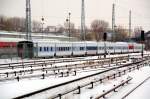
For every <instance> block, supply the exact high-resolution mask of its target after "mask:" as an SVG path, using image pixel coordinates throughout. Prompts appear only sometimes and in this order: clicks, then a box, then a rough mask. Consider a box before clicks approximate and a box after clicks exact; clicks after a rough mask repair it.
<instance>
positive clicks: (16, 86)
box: [0, 53, 150, 99]
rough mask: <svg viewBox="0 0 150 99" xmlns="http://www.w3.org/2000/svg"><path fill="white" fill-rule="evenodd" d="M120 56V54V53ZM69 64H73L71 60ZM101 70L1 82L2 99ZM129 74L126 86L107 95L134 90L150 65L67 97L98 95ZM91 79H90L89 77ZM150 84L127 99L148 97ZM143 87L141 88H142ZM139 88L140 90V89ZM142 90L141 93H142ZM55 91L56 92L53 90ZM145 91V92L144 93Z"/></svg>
mask: <svg viewBox="0 0 150 99" xmlns="http://www.w3.org/2000/svg"><path fill="white" fill-rule="evenodd" d="M139 54H140V53H137V54H135V53H134V54H131V56H132V55H139ZM114 56H117V55H110V56H109V55H108V56H107V57H114ZM118 56H119V55H118ZM87 59H94V57H87ZM18 61H22V60H19V59H18V60H15V59H14V60H9V59H7V60H6V59H3V60H2V59H1V60H0V63H9V62H18ZM23 61H28V60H23ZM68 64H72V63H71V62H70V63H68ZM55 65H56V64H55ZM57 65H62V64H59V63H58V64H57ZM100 71H101V70H97V71H90V72H81V73H79V74H78V73H77V75H76V76H69V77H48V78H46V79H39V78H32V79H24V80H20V81H19V82H17V81H15V80H14V81H8V82H0V99H11V98H14V97H17V96H20V95H23V94H26V93H29V92H33V91H35V90H39V89H42V88H46V87H48V86H52V85H56V84H59V83H62V82H66V81H70V80H73V79H76V78H79V77H84V76H86V75H90V74H93V73H96V72H100ZM128 76H131V77H132V78H133V79H132V81H130V83H129V84H128V85H126V86H124V87H121V88H119V89H118V90H117V91H118V92H115V93H114V92H112V93H111V94H109V95H107V98H108V99H121V98H122V97H123V96H124V95H125V94H127V93H128V92H129V91H130V90H132V89H133V88H134V87H136V86H137V85H138V84H140V83H141V82H142V81H144V80H145V79H146V78H147V77H149V76H150V67H149V66H147V67H143V68H141V69H140V70H135V71H133V72H131V73H127V74H126V75H124V76H122V77H120V78H116V79H114V80H109V81H107V82H104V83H103V84H97V85H94V88H93V89H88V88H84V89H81V94H78V95H77V94H72V93H71V94H68V95H66V96H65V98H66V99H90V97H96V96H98V95H100V94H102V91H103V90H109V89H110V88H112V87H113V85H114V84H116V85H117V84H118V83H120V82H121V81H122V80H126V79H127V77H128ZM89 80H90V79H89ZM149 84H150V80H148V81H147V82H146V83H144V84H143V85H142V86H141V87H139V88H138V89H137V90H136V91H137V92H136V91H134V92H133V93H131V94H130V95H129V96H128V97H127V98H126V99H148V98H147V97H148V96H150V95H149V94H148V92H149V88H150V87H148V86H149ZM67 88H68V87H67V86H66V87H64V88H62V89H57V91H58V92H59V90H64V89H65V90H66V89H67ZM140 88H141V89H140ZM138 90H139V91H138ZM140 91H141V93H140ZM52 93H55V92H51V94H52ZM137 93H140V98H139V97H138V94H137ZM142 93H143V94H142ZM48 95H49V93H48V92H47V93H44V94H41V95H35V96H34V97H32V98H34V99H43V98H48V97H49V96H48ZM32 98H31V99H32Z"/></svg>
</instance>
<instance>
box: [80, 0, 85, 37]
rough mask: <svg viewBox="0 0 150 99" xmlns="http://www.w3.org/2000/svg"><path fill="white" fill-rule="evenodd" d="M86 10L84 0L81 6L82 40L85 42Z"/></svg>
mask: <svg viewBox="0 0 150 99" xmlns="http://www.w3.org/2000/svg"><path fill="white" fill-rule="evenodd" d="M85 36H86V33H85V9H84V0H82V4H81V40H85V39H86V38H85Z"/></svg>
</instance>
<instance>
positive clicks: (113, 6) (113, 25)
mask: <svg viewBox="0 0 150 99" xmlns="http://www.w3.org/2000/svg"><path fill="white" fill-rule="evenodd" d="M112 31H113V35H112V40H113V41H116V33H115V4H114V3H113V5H112Z"/></svg>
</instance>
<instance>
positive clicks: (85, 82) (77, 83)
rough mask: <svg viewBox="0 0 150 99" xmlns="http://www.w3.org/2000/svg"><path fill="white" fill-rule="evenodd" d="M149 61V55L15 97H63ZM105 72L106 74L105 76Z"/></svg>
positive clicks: (17, 98)
mask: <svg viewBox="0 0 150 99" xmlns="http://www.w3.org/2000/svg"><path fill="white" fill-rule="evenodd" d="M149 63H150V59H149V57H144V59H141V60H138V61H136V62H132V63H128V64H124V65H121V66H117V67H110V68H109V69H106V70H103V71H100V72H97V73H93V74H90V75H87V76H83V77H79V78H76V79H74V80H70V81H66V82H63V83H60V84H56V85H53V86H49V87H47V88H43V89H40V90H37V91H34V92H30V93H27V94H24V95H21V96H18V97H15V98H14V99H20V98H27V97H34V96H35V97H36V96H38V95H41V94H42V93H45V94H48V95H49V96H48V98H50V99H55V98H59V99H61V98H62V97H63V96H64V95H66V94H69V93H77V94H80V93H81V89H82V88H85V87H89V86H91V88H93V87H94V86H93V84H95V83H102V82H103V81H106V80H109V79H115V78H116V77H120V76H121V75H124V74H126V73H127V72H131V71H132V70H135V69H139V68H141V67H143V66H145V64H149ZM118 70H119V71H118ZM103 74H105V76H104V75H103ZM64 88H67V90H64ZM56 89H60V90H56ZM55 90H56V91H55Z"/></svg>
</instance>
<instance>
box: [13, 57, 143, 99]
mask: <svg viewBox="0 0 150 99" xmlns="http://www.w3.org/2000/svg"><path fill="white" fill-rule="evenodd" d="M144 61H145V60H141V61H138V62H135V63H129V64H126V65H123V66H119V67H113V68H110V69H109V70H104V71H101V72H98V73H94V74H91V75H87V76H84V77H80V78H77V79H74V80H71V81H67V82H63V83H60V84H57V85H54V86H50V87H47V88H43V89H40V90H37V91H34V92H30V93H27V94H24V95H21V96H18V97H16V98H14V99H20V98H25V97H29V96H32V95H35V94H38V93H41V92H44V91H47V90H51V89H54V88H57V87H60V86H64V85H67V84H71V83H73V82H77V81H80V80H83V79H85V78H89V77H94V76H96V75H99V74H103V73H106V72H109V71H112V70H116V69H119V68H124V67H130V66H132V67H134V68H133V69H134V70H135V69H139V68H140V67H142V66H144V65H142V64H141V62H144ZM133 65H134V66H133ZM126 69H127V70H123V71H122V72H121V71H119V72H118V73H117V74H118V77H120V76H121V74H122V73H124V74H125V73H126V72H127V71H129V72H131V70H132V68H131V67H130V68H126ZM117 74H115V75H114V74H113V75H111V76H107V77H105V78H103V79H110V78H111V77H113V78H114V77H117ZM103 79H102V78H101V79H99V80H96V81H92V82H93V83H95V82H98V81H100V82H102V81H103ZM93 83H88V84H86V85H82V86H78V87H77V88H75V89H72V90H69V91H67V92H64V93H60V94H58V95H56V96H54V97H52V98H55V97H60V96H62V95H64V94H67V93H68V92H72V91H74V90H79V92H80V88H81V87H85V86H87V85H89V84H93Z"/></svg>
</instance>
